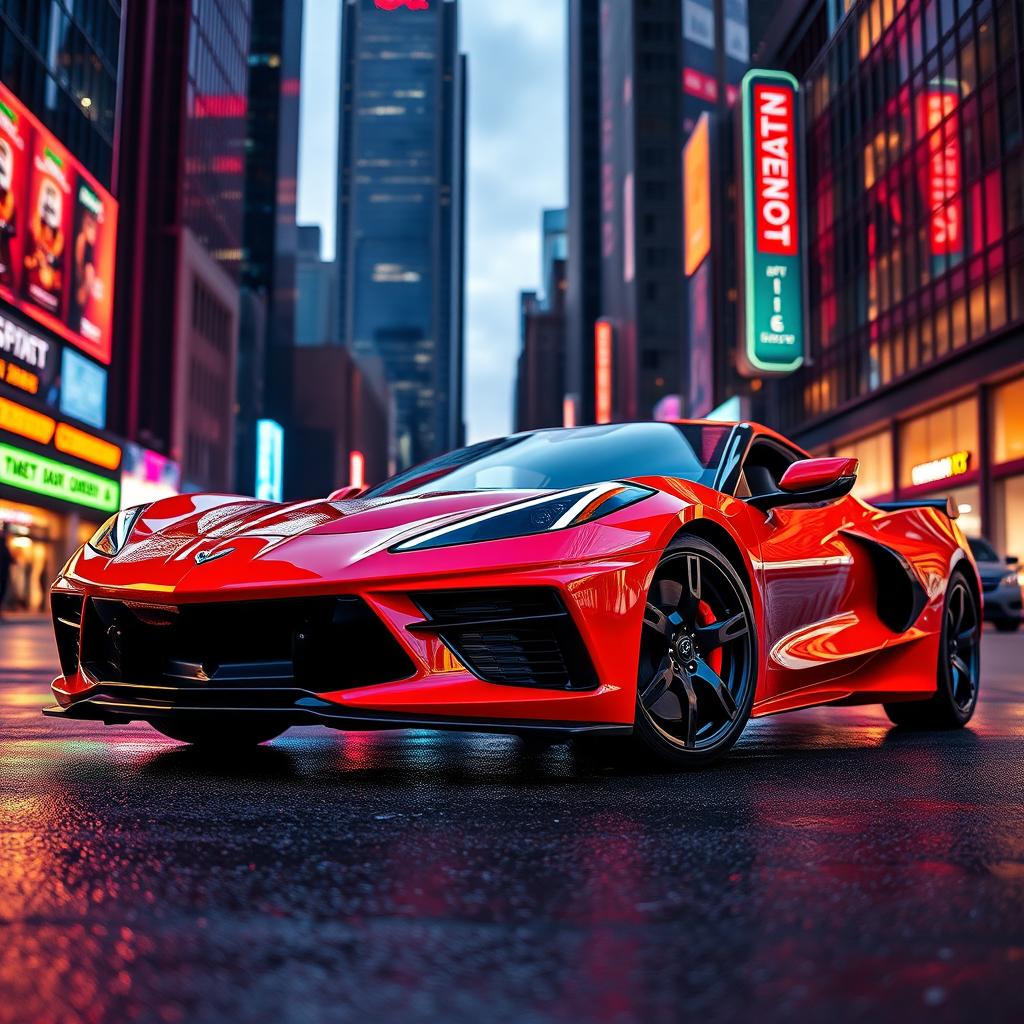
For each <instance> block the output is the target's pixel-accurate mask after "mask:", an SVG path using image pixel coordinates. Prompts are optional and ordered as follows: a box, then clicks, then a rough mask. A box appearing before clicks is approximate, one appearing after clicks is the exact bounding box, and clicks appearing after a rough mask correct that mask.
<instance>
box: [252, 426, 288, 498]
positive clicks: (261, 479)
mask: <svg viewBox="0 0 1024 1024" xmlns="http://www.w3.org/2000/svg"><path fill="white" fill-rule="evenodd" d="M283 494H284V428H283V427H282V426H281V424H280V423H278V422H277V421H276V420H268V419H263V420H257V421H256V497H257V498H259V499H260V500H261V501H281V500H282V497H283Z"/></svg>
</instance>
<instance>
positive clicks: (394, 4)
mask: <svg viewBox="0 0 1024 1024" xmlns="http://www.w3.org/2000/svg"><path fill="white" fill-rule="evenodd" d="M373 2H374V5H375V6H377V7H379V8H380V9H381V10H382V11H397V10H398V8H399V7H408V8H409V10H410V11H429V10H430V3H429V0H373Z"/></svg>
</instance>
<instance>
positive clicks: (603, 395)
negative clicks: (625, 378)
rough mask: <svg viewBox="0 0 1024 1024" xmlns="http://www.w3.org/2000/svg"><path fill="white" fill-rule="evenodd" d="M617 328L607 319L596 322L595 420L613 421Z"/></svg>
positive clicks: (597, 421)
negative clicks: (614, 350)
mask: <svg viewBox="0 0 1024 1024" xmlns="http://www.w3.org/2000/svg"><path fill="white" fill-rule="evenodd" d="M614 340H615V328H614V327H612V325H611V324H610V323H609V322H608V321H607V320H598V321H597V322H596V323H595V324H594V421H595V422H596V423H611V421H612V359H613V353H612V349H613V348H614Z"/></svg>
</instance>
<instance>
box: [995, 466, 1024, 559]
mask: <svg viewBox="0 0 1024 1024" xmlns="http://www.w3.org/2000/svg"><path fill="white" fill-rule="evenodd" d="M995 499H996V501H995V516H994V520H995V535H994V536H993V538H992V539H993V540H994V541H995V544H996V547H997V548H999V552H1000V554H1006V555H1016V556H1017V557H1018V558H1024V476H1015V477H1011V478H1010V479H1009V480H1003V481H1000V483H998V484H997V485H996V488H995Z"/></svg>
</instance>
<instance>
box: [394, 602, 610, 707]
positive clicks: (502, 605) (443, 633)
mask: <svg viewBox="0 0 1024 1024" xmlns="http://www.w3.org/2000/svg"><path fill="white" fill-rule="evenodd" d="M412 597H413V599H414V600H415V601H416V603H417V605H419V607H420V609H421V611H422V612H423V614H424V615H425V616H427V620H426V621H425V622H417V623H413V624H412V625H411V626H409V629H411V630H413V631H414V632H423V633H435V634H436V635H437V636H439V637H440V638H441V640H443V641H444V643H445V644H446V645H447V647H448V648H449V649H450V650H451V651H452V653H453V654H454V655H455V656H456V657H457V658H458V659H459V661H461V662H462V663H463V664H464V665H465V666H466V667H467V668H468V669H469V670H470V671H471V672H473V673H474V674H475V675H477V676H479V677H480V678H481V679H483V680H485V681H486V682H490V683H502V684H504V685H507V686H536V687H542V688H544V689H557V690H590V689H593V688H594V687H595V686H596V685H597V675H596V673H595V671H594V666H593V664H592V663H591V661H590V657H589V656H588V654H587V651H586V648H585V646H584V644H583V640H582V639H581V637H580V635H579V631H578V630H577V629H576V626H575V624H574V623H573V621H572V617H571V616H570V615H569V613H568V611H567V610H566V608H565V605H564V604H563V603H562V600H561V598H560V597H559V595H558V593H557V592H556V591H554V590H552V589H549V588H546V587H521V588H519V587H516V588H511V587H510V588H507V589H501V590H498V589H494V590H447V591H432V592H428V593H419V594H413V595H412Z"/></svg>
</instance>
